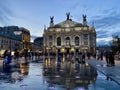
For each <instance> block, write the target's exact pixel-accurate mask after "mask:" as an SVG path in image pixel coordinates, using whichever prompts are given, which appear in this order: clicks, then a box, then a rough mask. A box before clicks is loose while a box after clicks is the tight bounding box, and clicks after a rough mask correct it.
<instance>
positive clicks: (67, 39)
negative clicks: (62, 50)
mask: <svg viewBox="0 0 120 90" xmlns="http://www.w3.org/2000/svg"><path fill="white" fill-rule="evenodd" d="M69 45H70V37H66V46H69Z"/></svg>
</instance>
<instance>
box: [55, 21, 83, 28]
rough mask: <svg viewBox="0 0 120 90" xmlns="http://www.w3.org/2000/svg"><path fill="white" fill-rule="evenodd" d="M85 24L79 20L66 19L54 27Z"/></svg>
mask: <svg viewBox="0 0 120 90" xmlns="http://www.w3.org/2000/svg"><path fill="white" fill-rule="evenodd" d="M82 26H83V25H82V24H81V23H78V22H74V21H72V20H66V21H63V22H61V23H58V24H56V25H54V26H53V27H56V28H62V27H64V28H70V27H82Z"/></svg>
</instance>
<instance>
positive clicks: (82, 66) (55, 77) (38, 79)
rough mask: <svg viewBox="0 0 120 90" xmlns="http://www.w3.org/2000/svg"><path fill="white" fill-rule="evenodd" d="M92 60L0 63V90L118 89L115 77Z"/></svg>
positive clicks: (119, 89)
mask: <svg viewBox="0 0 120 90" xmlns="http://www.w3.org/2000/svg"><path fill="white" fill-rule="evenodd" d="M93 61H94V60H93V59H92V60H86V63H78V62H76V61H74V62H72V61H71V60H70V59H69V60H68V59H65V58H60V59H58V58H52V59H50V58H45V59H44V61H43V62H42V61H40V60H38V61H30V62H25V61H22V60H21V61H20V62H19V63H17V64H16V65H14V66H13V65H8V66H5V67H3V66H2V64H1V65H0V90H120V85H119V84H118V83H116V82H115V80H113V79H112V78H111V77H108V75H105V74H103V72H102V71H100V70H99V69H98V68H96V67H99V68H101V65H103V68H104V67H106V66H105V63H103V62H102V64H101V62H99V63H97V62H96V63H95V64H93ZM87 62H88V63H87ZM89 63H90V65H89ZM94 66H95V67H94ZM97 69H98V70H97ZM101 70H103V69H102V68H101ZM101 72H102V73H101ZM104 72H105V71H104ZM106 72H107V71H106ZM112 75H113V74H112Z"/></svg>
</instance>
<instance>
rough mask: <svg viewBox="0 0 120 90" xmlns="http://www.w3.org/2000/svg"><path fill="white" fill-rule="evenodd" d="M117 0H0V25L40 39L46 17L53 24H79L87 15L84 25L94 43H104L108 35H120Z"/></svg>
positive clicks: (106, 41) (119, 15) (119, 16)
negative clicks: (23, 30)
mask: <svg viewBox="0 0 120 90" xmlns="http://www.w3.org/2000/svg"><path fill="white" fill-rule="evenodd" d="M119 4H120V0H0V26H2V27H3V26H11V25H15V26H19V27H25V28H27V29H29V30H30V32H31V35H32V37H36V36H42V35H43V29H44V25H46V27H48V26H49V22H50V16H54V23H55V24H57V23H59V22H62V21H64V20H66V15H65V14H66V12H70V13H71V18H72V20H73V21H76V22H80V23H81V22H82V15H83V14H86V15H87V21H88V25H89V26H92V23H93V22H94V26H95V29H96V32H97V44H106V43H108V42H109V40H110V39H111V36H112V35H120V28H119V27H120V5H119Z"/></svg>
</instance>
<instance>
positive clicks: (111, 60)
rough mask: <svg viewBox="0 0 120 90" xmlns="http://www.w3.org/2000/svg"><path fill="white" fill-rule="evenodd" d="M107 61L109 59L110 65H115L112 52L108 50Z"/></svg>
mask: <svg viewBox="0 0 120 90" xmlns="http://www.w3.org/2000/svg"><path fill="white" fill-rule="evenodd" d="M109 61H110V66H115V62H114V53H113V52H112V51H110V52H109Z"/></svg>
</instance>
